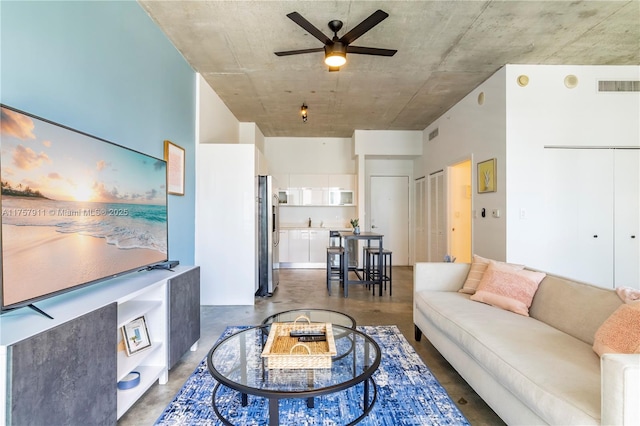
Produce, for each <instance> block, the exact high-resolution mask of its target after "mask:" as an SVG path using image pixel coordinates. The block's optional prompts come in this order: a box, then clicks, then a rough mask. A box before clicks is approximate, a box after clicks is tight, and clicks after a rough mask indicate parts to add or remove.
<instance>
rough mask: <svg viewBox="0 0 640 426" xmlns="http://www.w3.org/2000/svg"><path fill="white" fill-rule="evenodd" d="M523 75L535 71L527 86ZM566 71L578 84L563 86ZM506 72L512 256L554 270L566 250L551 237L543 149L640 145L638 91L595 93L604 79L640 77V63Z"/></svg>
mask: <svg viewBox="0 0 640 426" xmlns="http://www.w3.org/2000/svg"><path fill="white" fill-rule="evenodd" d="M520 75H527V76H528V77H529V84H528V85H527V86H525V87H521V86H519V85H518V84H517V78H518V76H520ZM567 75H574V76H576V77H577V79H578V85H577V86H576V87H574V88H567V87H566V86H565V84H564V80H565V77H566V76H567ZM505 78H506V80H505V84H506V89H507V97H506V103H507V123H506V135H507V176H508V181H507V191H508V197H507V205H506V212H507V215H506V220H507V229H508V235H507V243H506V244H507V258H508V260H509V261H511V262H516V263H526V264H527V265H530V266H532V267H537V268H540V269H543V270H549V269H548V268H547V265H549V263H550V262H549V256H562V254H561V253H555V252H554V251H553V250H551V249H550V248H549V244H548V236H547V235H546V233H547V229H548V228H549V227H548V226H547V225H546V223H547V222H546V220H547V219H548V220H553V218H546V211H547V208H546V206H545V193H546V191H549V190H552V188H547V187H546V186H545V185H542V184H541V182H544V173H545V170H544V152H545V150H544V147H545V146H567V147H614V146H625V147H630V146H636V147H638V146H640V93H638V92H626V93H623V92H616V93H610V92H606V93H599V92H598V91H597V81H598V80H640V67H637V66H576V65H567V66H565V65H557V66H542V65H537V66H532V65H508V66H507V68H506V75H505ZM567 167H568V168H570V167H571V164H567ZM594 173H597V171H594ZM608 178H610V176H609V177H608ZM521 211H522V212H524V216H525V217H524V218H521ZM583 213H584V214H587V215H588V214H589V212H583Z"/></svg>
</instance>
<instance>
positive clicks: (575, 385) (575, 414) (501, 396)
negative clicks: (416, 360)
mask: <svg viewBox="0 0 640 426" xmlns="http://www.w3.org/2000/svg"><path fill="white" fill-rule="evenodd" d="M469 269H470V264H461V263H417V264H416V265H415V268H414V307H413V321H414V324H415V330H416V340H418V341H419V340H420V339H421V336H422V334H423V333H424V335H425V336H426V338H427V339H429V341H430V342H431V343H432V344H433V345H434V346H435V347H436V349H438V351H440V353H441V354H442V355H443V356H444V357H445V358H446V359H447V360H448V361H449V363H450V364H451V365H452V366H453V367H454V368H455V369H456V370H457V371H458V372H459V373H460V375H461V376H462V377H463V378H464V379H465V380H466V381H467V382H468V383H469V384H470V385H471V386H472V387H473V388H474V390H475V391H476V392H477V393H478V395H480V397H482V398H483V399H484V400H485V401H486V402H487V404H488V405H489V406H490V407H491V408H492V409H493V410H494V411H495V412H496V413H497V414H498V415H499V416H500V417H501V418H502V419H503V420H504V421H505V422H506V423H507V424H513V425H516V424H535V425H540V424H554V425H591V424H593V425H598V424H606V425H623V424H624V425H640V354H632V355H628V354H605V355H603V356H602V358H601V357H599V356H598V355H597V354H596V353H595V352H594V351H593V348H592V346H593V343H594V334H595V332H596V330H598V328H599V327H600V325H601V324H602V323H603V322H605V320H607V318H609V316H610V315H611V314H612V313H613V312H614V311H616V309H618V307H620V305H621V304H622V303H623V302H622V301H621V300H620V298H619V297H618V295H617V294H616V293H615V291H612V290H607V289H603V288H599V287H595V286H591V285H587V284H583V283H579V282H575V281H571V280H567V279H563V278H560V277H556V276H552V275H547V276H546V277H545V278H544V279H543V280H542V282H541V283H540V285H539V287H538V289H537V291H536V293H535V296H534V298H533V301H532V303H531V307H530V309H529V315H530V316H524V315H519V314H516V313H513V312H510V311H507V310H503V309H500V308H496V307H493V306H490V305H487V304H484V303H480V302H476V301H473V300H470V296H469V294H463V293H460V292H458V290H459V289H461V288H462V287H463V284H464V282H465V279H466V277H467V274H468V272H469ZM639 303H640V302H639Z"/></svg>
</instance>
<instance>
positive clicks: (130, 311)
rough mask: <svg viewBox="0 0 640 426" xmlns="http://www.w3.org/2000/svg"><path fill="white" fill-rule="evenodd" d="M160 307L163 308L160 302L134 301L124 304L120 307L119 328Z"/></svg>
mask: <svg viewBox="0 0 640 426" xmlns="http://www.w3.org/2000/svg"><path fill="white" fill-rule="evenodd" d="M160 307H162V301H160V300H132V301H130V302H125V303H122V304H120V305H119V306H118V328H119V327H122V326H123V325H125V324H127V323H129V322H131V321H133V320H134V319H136V318H138V317H139V316H141V315H145V314H146V313H147V312H149V311H152V310H153V309H155V308H160Z"/></svg>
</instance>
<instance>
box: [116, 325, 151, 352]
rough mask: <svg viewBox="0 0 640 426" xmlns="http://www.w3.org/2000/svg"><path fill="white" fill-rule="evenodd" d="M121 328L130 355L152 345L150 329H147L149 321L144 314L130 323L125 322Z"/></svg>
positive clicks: (126, 349) (125, 346)
mask: <svg viewBox="0 0 640 426" xmlns="http://www.w3.org/2000/svg"><path fill="white" fill-rule="evenodd" d="M121 330H122V339H123V340H124V348H125V351H126V352H127V355H128V356H131V355H133V354H135V353H138V352H140V351H141V350H143V349H147V348H149V347H151V339H150V338H149V330H147V322H146V321H145V319H144V316H141V317H138V318H136V319H134V320H133V321H131V322H130V323H128V324H125V325H124V326H123V327H122V328H121Z"/></svg>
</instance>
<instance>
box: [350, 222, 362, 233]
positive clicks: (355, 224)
mask: <svg viewBox="0 0 640 426" xmlns="http://www.w3.org/2000/svg"><path fill="white" fill-rule="evenodd" d="M350 222H351V226H352V227H353V233H354V234H356V235H358V234H359V233H360V225H359V221H358V219H351V221H350Z"/></svg>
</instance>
